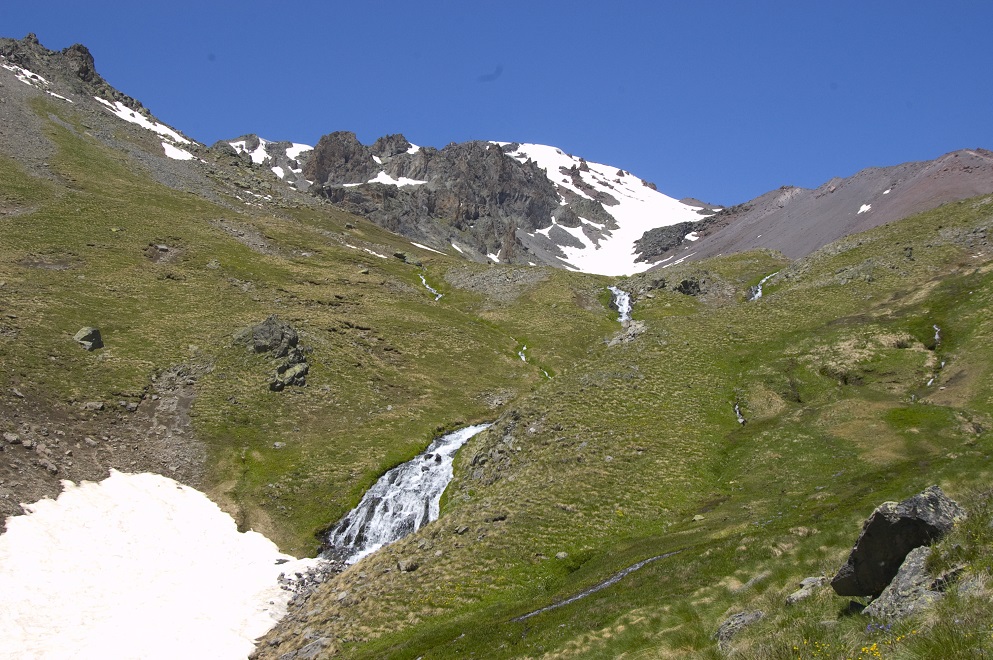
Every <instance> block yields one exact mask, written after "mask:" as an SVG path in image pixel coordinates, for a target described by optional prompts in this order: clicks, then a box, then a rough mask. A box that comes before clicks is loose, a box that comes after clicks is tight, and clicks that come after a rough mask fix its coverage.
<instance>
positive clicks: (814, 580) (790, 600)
mask: <svg viewBox="0 0 993 660" xmlns="http://www.w3.org/2000/svg"><path fill="white" fill-rule="evenodd" d="M827 581H828V579H827V578H826V577H824V576H818V577H808V578H804V579H802V580H800V588H799V589H797V590H796V591H794V592H793V593H791V594H790V595H789V596H787V597H786V604H787V605H795V604H797V603H799V602H800V601H801V600H807V599H808V598H810V597H811V596H813V595H814V592H816V591H817V590H818V589H820V588H821V587H823V586H824V585H825V584H827Z"/></svg>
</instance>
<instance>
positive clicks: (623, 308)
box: [607, 286, 631, 323]
mask: <svg viewBox="0 0 993 660" xmlns="http://www.w3.org/2000/svg"><path fill="white" fill-rule="evenodd" d="M607 288H608V289H609V290H610V293H611V294H613V296H614V306H616V307H617V320H618V321H620V322H621V323H627V322H628V321H630V320H631V294H630V293H628V292H627V291H625V290H624V289H619V288H617V287H616V286H608V287H607Z"/></svg>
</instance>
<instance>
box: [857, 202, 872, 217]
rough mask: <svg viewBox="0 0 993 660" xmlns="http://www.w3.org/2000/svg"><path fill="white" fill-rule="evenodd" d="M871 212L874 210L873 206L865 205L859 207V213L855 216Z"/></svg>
mask: <svg viewBox="0 0 993 660" xmlns="http://www.w3.org/2000/svg"><path fill="white" fill-rule="evenodd" d="M871 210H872V204H863V205H862V206H861V207H859V212H858V213H856V214H855V215H858V214H859V213H868V212H869V211H871Z"/></svg>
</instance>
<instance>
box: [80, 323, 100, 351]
mask: <svg viewBox="0 0 993 660" xmlns="http://www.w3.org/2000/svg"><path fill="white" fill-rule="evenodd" d="M72 338H73V339H74V340H75V341H76V342H78V343H79V345H80V346H82V347H83V348H85V349H86V350H88V351H95V350H96V349H98V348H103V338H102V337H101V336H100V329H99V328H94V327H91V326H87V327H85V328H80V330H79V332H77V333H76V334H75V335H73V337H72Z"/></svg>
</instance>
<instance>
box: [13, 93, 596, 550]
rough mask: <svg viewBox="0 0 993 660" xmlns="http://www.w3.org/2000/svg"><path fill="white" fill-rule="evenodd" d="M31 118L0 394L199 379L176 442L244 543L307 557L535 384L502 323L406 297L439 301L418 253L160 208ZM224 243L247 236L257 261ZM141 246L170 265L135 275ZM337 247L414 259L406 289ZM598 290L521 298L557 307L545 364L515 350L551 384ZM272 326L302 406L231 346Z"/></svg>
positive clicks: (461, 307)
mask: <svg viewBox="0 0 993 660" xmlns="http://www.w3.org/2000/svg"><path fill="white" fill-rule="evenodd" d="M37 110H38V111H39V114H40V115H42V116H48V114H49V113H53V114H59V115H61V116H60V120H61V121H60V123H55V122H49V123H48V124H47V131H48V134H49V137H50V138H51V139H52V140H53V142H54V143H55V144H56V145H57V147H58V155H57V156H56V157H54V158H53V159H51V162H50V165H51V167H52V170H53V171H54V172H55V173H57V175H59V176H60V177H62V178H63V179H64V180H65V181H66V182H67V184H68V185H66V186H60V185H58V184H55V183H51V182H46V181H42V180H39V179H34V178H32V177H30V176H28V175H26V174H24V173H23V172H22V171H21V170H20V169H19V168H18V166H17V165H16V163H13V162H11V161H9V160H2V161H0V168H2V172H0V190H2V194H3V196H4V197H3V199H4V202H5V203H7V204H10V205H21V206H30V208H32V209H33V210H32V211H31V212H29V213H25V214H23V215H19V216H12V217H7V218H5V219H4V220H3V235H4V240H3V241H2V242H0V281H2V282H5V284H4V288H3V289H2V291H3V296H4V313H5V314H10V315H12V316H13V317H16V320H15V321H13V323H14V324H15V325H16V329H17V335H16V337H17V338H16V341H14V340H13V339H7V338H5V339H3V340H2V341H0V364H2V365H3V369H2V371H0V385H7V384H10V385H17V386H18V387H20V388H21V389H22V390H25V389H26V390H27V393H28V394H30V395H31V396H32V397H39V398H40V399H41V400H49V401H52V402H53V405H54V403H56V402H59V403H65V402H68V401H87V400H116V399H117V398H120V397H129V396H130V397H138V396H140V395H141V393H142V391H143V389H144V388H145V387H146V386H147V384H148V383H149V380H150V378H151V376H152V375H153V374H154V373H156V372H158V371H161V370H163V369H166V368H168V367H170V366H172V365H175V364H183V363H188V364H195V365H200V366H203V367H206V368H207V369H209V370H210V371H209V373H207V374H206V375H204V376H203V377H202V378H201V379H200V380H199V382H198V384H197V399H196V402H195V405H194V409H193V423H194V427H195V429H196V431H197V434H198V436H199V438H200V439H202V440H203V441H205V442H206V443H207V446H208V451H209V455H210V457H211V460H210V466H209V475H208V484H207V485H208V487H209V490H210V492H211V494H212V496H214V497H215V498H216V499H217V500H219V501H221V502H223V503H224V505H225V506H226V507H227V508H229V509H230V510H232V511H234V512H236V513H237V514H238V515H239V518H240V522H241V524H242V525H243V526H244V527H254V528H256V529H260V530H263V531H265V532H266V533H267V534H269V535H270V536H271V537H272V538H274V540H276V541H277V542H278V543H279V544H280V545H281V547H282V548H283V549H285V550H287V551H290V552H295V553H298V554H305V553H311V552H313V551H314V549H315V547H316V543H317V541H316V538H315V537H314V533H315V532H316V531H317V530H319V529H320V528H322V527H323V526H325V525H327V524H329V523H331V522H333V521H334V520H335V519H336V518H337V517H338V516H340V515H341V514H342V513H344V512H345V511H347V510H348V508H350V507H351V506H352V505H354V504H355V503H356V502H357V500H358V498H359V497H360V495H361V493H362V492H363V491H364V490H365V488H366V487H367V486H368V485H369V484H370V483H371V482H372V481H373V480H374V479H375V478H376V477H377V476H378V475H379V474H381V473H382V472H383V471H384V470H385V469H387V468H388V467H390V466H392V465H394V464H396V463H398V462H400V461H403V460H406V459H407V458H409V457H411V456H412V455H413V454H415V453H416V452H418V451H419V450H420V449H422V448H423V447H424V446H425V445H426V444H427V443H428V442H429V441H430V439H431V437H432V436H433V435H434V433H435V432H436V430H437V429H438V428H439V427H448V426H453V425H456V424H461V423H464V422H468V421H476V420H481V419H489V418H493V417H494V416H495V415H496V412H495V408H494V403H493V402H494V399H499V400H507V399H509V398H512V397H514V396H516V395H517V394H519V393H521V392H526V391H528V390H530V389H531V388H533V387H534V386H535V385H536V384H537V383H539V382H540V381H542V380H543V378H544V377H543V376H542V375H541V371H540V369H539V368H538V367H537V366H536V365H533V364H525V363H523V362H521V360H520V359H519V358H518V357H517V355H516V351H517V341H516V337H517V335H518V334H520V327H519V325H518V324H513V325H508V319H511V318H513V315H512V314H509V313H508V312H507V306H506V305H500V304H493V305H482V302H481V299H480V297H479V296H478V295H475V294H472V293H469V292H462V291H460V290H458V289H453V288H452V287H450V286H449V287H444V286H443V287H442V289H443V290H444V291H445V293H446V294H447V295H446V297H445V298H443V299H442V300H441V301H439V302H435V301H434V300H433V297H432V296H431V295H430V294H429V293H428V291H427V290H425V289H424V288H423V286H422V285H421V282H420V279H419V277H418V272H424V273H426V275H427V277H428V278H429V281H432V282H435V285H436V286H441V283H442V282H443V277H442V274H443V273H444V271H445V270H446V269H447V268H449V267H450V266H452V265H453V264H459V265H461V264H463V262H462V261H461V259H454V258H448V257H444V256H441V255H435V254H433V253H427V252H424V253H423V254H420V251H419V250H416V249H415V248H413V247H412V246H411V245H410V244H409V242H407V241H404V240H402V239H400V238H398V237H396V236H393V235H391V234H389V233H387V232H385V231H383V230H381V229H379V228H377V227H375V226H374V225H372V224H370V223H366V222H364V221H361V220H358V219H356V218H355V217H353V216H346V215H345V214H342V213H337V212H335V211H333V210H326V211H322V210H312V209H298V208H273V207H269V208H266V209H265V210H261V209H258V210H257V209H254V208H252V207H245V206H244V205H242V204H241V203H237V205H238V206H239V207H244V208H245V212H244V213H239V212H236V211H232V210H230V209H228V208H223V207H220V206H217V205H214V204H211V203H208V202H205V201H202V200H201V199H199V198H197V197H195V196H193V195H189V194H184V193H180V192H176V191H173V190H170V189H168V188H165V187H163V186H161V185H158V184H156V183H154V182H153V181H151V180H150V179H149V178H148V177H146V176H145V175H144V174H143V173H142V172H141V171H140V170H136V169H135V168H136V166H135V165H134V163H131V162H128V161H126V160H124V159H122V158H121V157H120V156H119V154H117V153H116V152H113V151H111V150H109V149H107V148H105V147H103V146H101V145H100V144H99V143H98V142H96V141H95V140H94V139H92V138H90V137H89V136H86V135H85V131H84V128H83V127H82V126H81V125H79V124H75V125H74V122H75V121H76V118H75V116H74V115H73V114H72V111H71V109H67V108H65V107H64V106H63V105H56V104H52V103H47V102H44V101H42V102H39V103H38V106H37ZM66 126H74V129H70V128H66ZM129 135H130V133H128V132H126V131H125V132H122V133H121V135H120V136H119V137H120V138H121V139H130V138H129ZM346 223H349V224H350V225H352V227H351V228H346ZM222 225H228V226H233V227H235V228H238V229H239V230H242V231H244V232H246V233H248V234H253V233H257V234H259V235H260V236H261V237H263V238H264V240H265V241H266V242H267V243H268V245H269V246H270V247H271V249H269V250H268V252H269V253H267V254H263V253H260V252H258V251H253V250H252V249H250V248H249V247H247V246H246V245H245V244H243V243H241V242H239V241H238V240H235V238H234V237H232V235H231V234H230V233H228V232H225V231H224V230H223V229H222V228H221V226H222ZM150 243H165V244H167V245H169V246H171V247H172V248H173V251H172V254H176V253H177V252H180V256H179V258H178V259H177V260H176V261H173V262H170V263H165V262H162V263H153V262H151V261H150V260H149V259H148V257H147V256H146V254H145V252H146V249H147V247H148V245H149V244H150ZM346 244H348V245H356V246H357V247H369V248H370V249H373V250H374V251H375V252H378V253H379V254H383V255H391V254H392V253H393V252H394V251H396V250H405V251H407V252H408V253H415V254H417V255H418V256H419V257H420V258H421V259H422V260H423V261H424V264H425V266H424V270H423V271H421V270H420V269H418V268H416V267H414V266H411V265H408V264H405V263H403V262H402V261H400V260H398V259H396V258H393V257H389V258H387V259H380V258H378V257H375V256H373V255H371V254H369V253H367V252H363V251H361V250H356V249H352V248H349V247H346ZM176 248H178V250H177V249H176ZM305 253H306V254H305ZM40 265H48V266H52V265H60V268H58V269H56V268H51V267H40ZM61 266H66V267H65V268H61ZM472 268H475V269H476V270H479V271H483V272H484V273H485V272H486V271H488V270H489V269H488V268H487V267H485V266H472ZM602 286H603V284H602V283H601V282H600V280H598V279H597V278H593V277H579V278H570V279H569V281H568V282H563V280H562V278H561V276H559V275H557V274H553V275H552V276H551V277H549V278H548V279H547V281H546V282H538V283H536V284H535V285H534V287H533V289H532V291H531V294H532V295H533V296H534V297H535V300H543V299H548V298H561V299H562V300H561V302H562V305H561V306H560V307H559V311H558V312H552V313H547V314H545V315H544V316H543V317H542V319H541V320H540V323H539V324H538V325H536V327H537V328H539V329H540V332H541V333H542V334H543V335H547V342H548V343H547V346H549V347H552V346H554V351H552V350H549V351H548V352H547V353H548V354H547V355H543V351H542V350H541V349H539V348H538V347H535V350H534V351H533V352H534V354H535V358H536V359H538V358H541V361H542V362H547V363H548V365H549V367H548V368H549V369H553V370H562V369H565V368H566V367H567V365H568V364H569V363H570V362H571V361H574V360H575V359H576V358H577V357H579V356H581V355H585V353H586V350H587V346H588V345H589V343H590V342H591V341H592V338H593V337H599V336H602V335H603V334H604V333H605V332H606V331H607V329H608V328H609V327H611V325H612V321H611V320H610V313H609V311H608V310H606V309H605V308H603V307H596V308H588V307H580V306H577V305H576V304H574V302H573V298H577V299H579V298H588V297H590V296H595V292H596V291H598V290H599V289H600V288H602ZM483 307H485V308H486V312H485V314H482V311H481V310H482V308H483ZM270 314H278V315H279V316H280V317H281V318H283V319H285V320H288V321H289V322H291V323H292V324H293V325H294V326H295V327H296V328H297V329H298V330H299V332H300V334H301V342H302V343H303V344H304V345H305V346H307V347H309V348H310V354H309V361H310V363H311V371H310V374H309V376H308V386H307V387H306V388H290V389H289V390H288V391H286V392H283V393H278V394H277V393H272V392H269V391H268V388H267V378H268V377H269V376H270V375H271V373H272V371H273V365H272V364H271V363H270V362H268V361H267V360H266V359H264V358H263V357H260V356H255V355H252V354H250V353H249V352H247V351H246V349H245V348H244V347H242V346H238V345H235V343H234V342H233V339H232V338H233V336H234V334H235V333H236V332H237V331H238V330H240V329H242V328H244V327H246V326H248V325H250V324H252V323H257V322H259V321H261V320H263V319H264V318H265V317H266V316H268V315H270ZM481 314H482V315H481ZM84 325H95V326H98V327H100V328H101V330H102V333H103V336H104V341H105V343H106V345H107V347H106V348H105V349H103V350H101V351H98V352H96V353H86V352H84V351H81V350H80V349H79V347H78V346H76V345H75V343H74V342H73V341H72V340H71V338H72V335H73V333H75V331H76V330H77V329H79V328H80V327H82V326H84ZM275 442H282V443H285V447H283V448H281V449H275V448H274V443H275Z"/></svg>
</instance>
